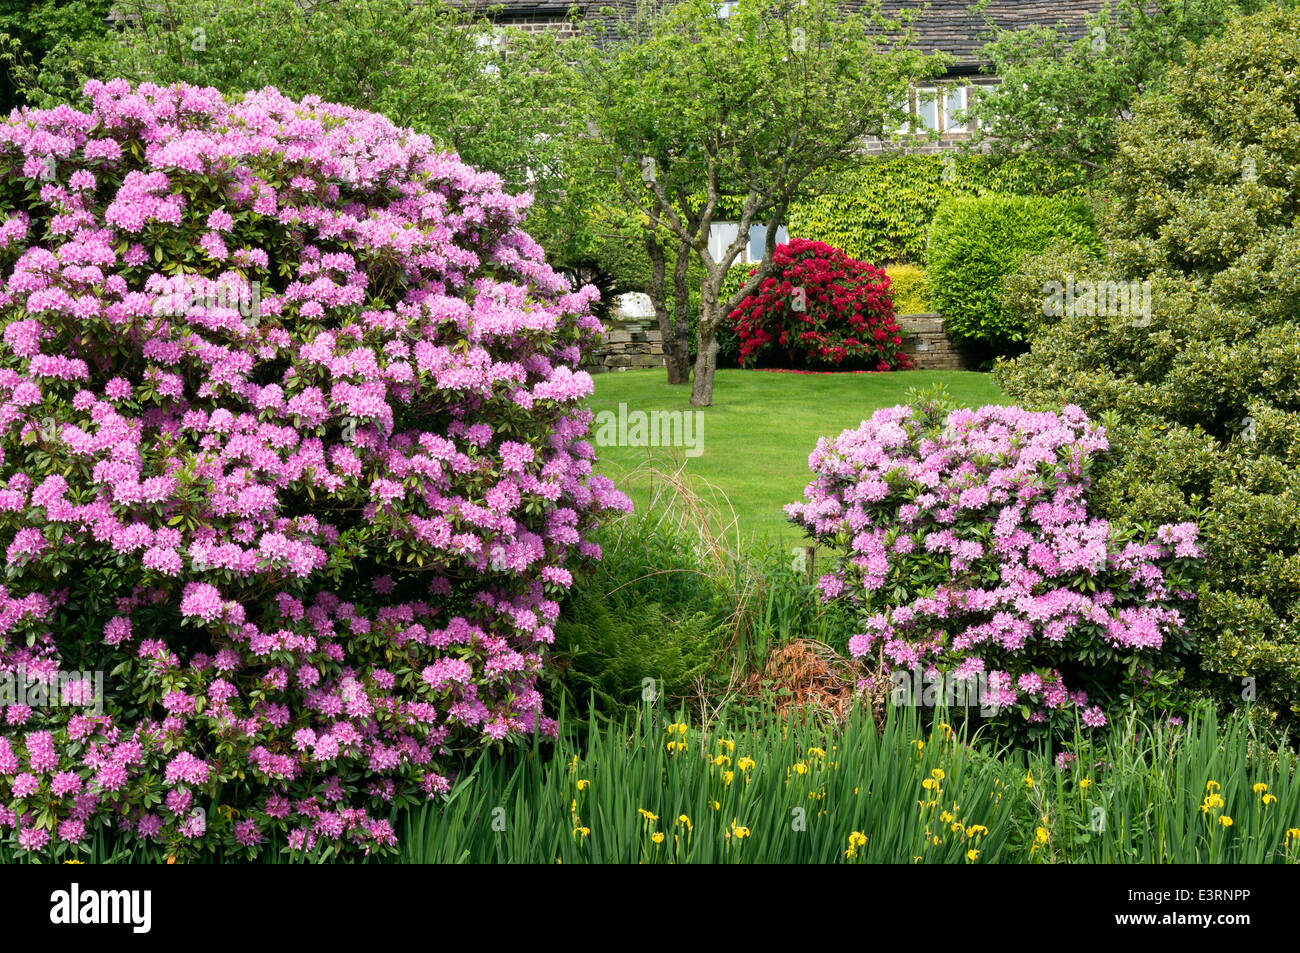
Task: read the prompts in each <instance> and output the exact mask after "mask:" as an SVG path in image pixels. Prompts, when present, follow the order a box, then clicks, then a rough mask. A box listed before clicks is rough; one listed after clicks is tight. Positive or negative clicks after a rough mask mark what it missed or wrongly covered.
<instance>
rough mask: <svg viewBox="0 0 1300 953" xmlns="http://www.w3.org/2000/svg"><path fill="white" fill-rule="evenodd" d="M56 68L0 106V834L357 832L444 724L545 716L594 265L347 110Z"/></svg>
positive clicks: (421, 773) (409, 137)
mask: <svg viewBox="0 0 1300 953" xmlns="http://www.w3.org/2000/svg"><path fill="white" fill-rule="evenodd" d="M84 93H85V102H84V103H82V104H80V105H78V106H75V107H74V106H63V107H59V108H57V109H52V110H48V111H26V112H24V113H22V114H15V115H14V116H12V117H10V119H9V120H8V121H7V122H5V123H3V124H0V268H2V272H0V279H2V282H3V284H2V287H0V308H2V309H3V340H2V342H0V551H2V552H3V553H4V563H5V573H4V575H5V578H4V580H3V583H4V584H3V587H0V674H4V675H5V676H6V677H7V678H9V680H10V684H17V685H18V686H19V688H20V689H21V690H22V695H21V696H18V695H14V694H13V693H12V692H11V693H10V695H9V697H7V698H6V699H4V700H3V701H4V702H5V704H4V707H3V737H0V830H2V831H3V832H4V834H5V836H6V837H7V838H8V839H9V842H10V843H11V844H13V845H15V846H17V847H19V848H21V849H22V850H25V851H29V852H32V854H33V855H35V856H42V857H56V858H57V857H58V856H63V855H65V854H67V853H68V852H70V851H73V850H75V848H76V846H77V845H82V844H85V843H86V842H87V840H88V839H89V838H90V837H91V836H92V835H93V834H94V833H95V831H96V830H97V829H98V828H100V827H104V826H109V827H111V828H113V829H115V830H116V831H117V832H118V834H117V835H115V836H120V837H125V838H127V839H137V838H139V839H144V840H147V841H152V842H159V843H161V844H162V845H163V846H165V847H168V848H169V850H170V851H172V852H185V851H187V850H188V851H190V852H193V851H196V850H199V849H201V848H203V847H209V846H215V845H218V844H220V845H224V846H225V847H227V848H230V849H238V848H239V847H243V848H246V849H248V850H250V851H252V850H255V849H260V848H261V847H262V846H265V845H266V844H267V843H268V842H269V841H271V840H272V839H273V840H274V841H275V842H277V843H285V844H287V845H288V846H289V847H290V848H292V849H294V850H300V851H312V850H316V851H318V852H319V851H321V850H324V849H326V847H330V848H333V849H334V850H338V851H348V850H351V851H373V850H383V849H386V848H389V847H391V846H392V845H393V843H394V831H393V827H392V824H391V820H392V817H393V816H394V812H395V811H396V810H397V809H398V808H399V807H401V806H403V805H406V804H411V803H414V802H415V801H417V800H420V799H425V798H428V797H436V796H437V795H438V794H439V793H440V792H443V791H445V790H447V788H448V785H449V778H448V777H447V773H446V771H447V769H446V764H447V762H448V753H449V752H450V751H451V750H452V749H453V748H472V747H479V746H483V745H485V744H489V743H492V742H496V741H502V740H506V739H509V738H511V737H517V736H520V735H523V734H526V733H531V732H534V731H537V730H548V729H549V730H553V728H554V726H553V725H552V724H549V723H547V722H546V720H545V719H543V718H542V716H541V697H540V695H539V692H538V690H537V679H538V674H539V671H540V670H541V667H542V666H543V664H544V662H545V659H546V646H547V644H548V643H549V642H550V641H551V639H552V625H553V623H554V622H555V620H556V616H557V613H558V602H557V600H558V599H559V598H560V596H561V595H562V594H563V593H564V591H565V590H566V588H567V587H568V586H569V585H570V584H571V582H572V576H571V574H570V569H571V568H572V567H573V566H575V565H577V564H578V563H581V562H582V561H584V560H588V559H591V558H596V557H598V556H599V550H598V548H597V547H596V546H595V545H593V544H591V543H589V542H586V541H585V538H586V536H587V535H588V533H589V530H590V529H591V528H592V526H593V525H594V523H595V521H597V520H598V519H599V518H600V516H601V515H602V514H603V513H607V512H609V511H611V510H613V509H626V508H628V503H627V501H626V499H625V498H623V497H622V496H621V495H620V494H618V493H617V492H616V491H614V490H613V488H612V486H611V484H610V483H609V482H608V481H607V480H606V479H604V478H602V477H599V476H596V475H594V474H593V472H592V463H593V451H592V448H591V446H590V444H589V443H588V442H587V440H586V434H587V429H588V425H589V419H590V416H589V412H587V411H585V410H584V409H582V407H581V406H580V403H579V402H580V400H581V398H583V397H584V396H585V395H586V394H587V393H589V391H590V389H591V380H590V378H589V377H588V376H587V375H586V374H584V373H581V372H580V371H578V369H577V368H578V366H579V352H580V348H582V347H583V346H584V345H585V344H586V343H588V342H590V341H591V340H593V338H594V336H595V335H596V334H598V333H599V324H598V322H597V321H596V320H595V318H594V317H593V316H592V315H591V311H590V306H591V304H592V301H593V299H594V298H595V297H596V293H595V291H594V289H592V288H590V287H586V288H582V289H580V290H573V289H572V288H571V287H570V285H569V284H568V283H567V281H566V280H565V279H563V278H562V277H560V276H559V275H557V274H556V273H555V272H554V271H553V270H552V269H551V268H549V267H548V266H547V265H546V263H545V261H544V258H543V254H542V250H541V249H540V248H539V247H538V246H537V244H536V243H535V242H534V241H532V239H530V238H529V236H528V235H527V234H526V233H525V232H524V231H522V230H521V228H520V224H521V220H522V216H523V213H524V210H525V208H526V206H527V202H528V199H527V197H518V196H511V195H506V194H504V193H503V192H502V191H501V187H500V182H499V180H498V179H497V177H496V176H493V175H490V174H483V173H479V172H476V171H474V170H473V169H471V168H468V167H467V166H465V165H464V164H462V163H461V162H460V161H458V160H457V159H456V158H455V157H454V156H448V155H445V154H440V153H438V152H436V151H435V150H434V149H433V148H432V146H431V144H430V142H429V141H428V140H427V139H425V138H424V137H421V136H418V135H415V134H413V133H411V132H410V131H407V130H402V129H399V128H397V127H395V126H394V125H392V124H391V123H390V122H389V121H388V120H386V119H384V118H383V117H381V116H378V115H374V114H370V113H366V112H362V111H358V110H355V109H351V108H346V107H341V106H336V105H331V104H328V103H323V102H320V101H318V100H314V99H307V100H304V101H302V102H295V101H292V100H289V99H286V98H285V97H283V96H281V95H280V94H278V93H277V92H275V91H274V90H270V89H268V90H263V91H261V92H257V93H250V94H248V95H247V96H245V97H244V98H243V99H242V100H241V101H239V102H236V103H228V102H226V101H224V100H223V99H222V97H221V95H220V94H219V93H218V92H217V91H216V90H213V89H199V88H192V87H186V86H176V87H172V88H167V89H161V88H157V87H152V86H147V85H142V86H140V87H138V88H134V89H133V88H131V87H130V86H129V85H128V84H127V83H125V82H123V81H120V80H115V81H112V82H108V83H100V82H92V83H89V84H88V85H87V86H86V88H85V91H84ZM566 567H569V568H566ZM69 671H75V672H86V673H95V672H98V673H100V674H101V677H102V696H101V699H102V704H98V703H96V704H92V703H91V701H90V698H91V695H92V694H94V692H93V682H94V679H93V678H92V677H90V676H87V677H86V678H85V679H81V678H80V677H77V678H74V679H72V680H69V679H67V678H66V677H62V678H61V676H65V674H66V673H67V672H69ZM15 679H16V682H15ZM42 686H47V687H48V686H54V689H52V690H50V692H49V694H52V695H53V696H55V697H46V698H42V697H40V696H41V694H42ZM33 698H35V702H33ZM56 701H57V703H56Z"/></svg>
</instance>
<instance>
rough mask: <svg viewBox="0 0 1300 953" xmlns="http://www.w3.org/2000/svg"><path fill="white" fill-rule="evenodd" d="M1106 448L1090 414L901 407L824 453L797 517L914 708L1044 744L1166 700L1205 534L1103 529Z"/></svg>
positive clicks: (863, 655)
mask: <svg viewBox="0 0 1300 953" xmlns="http://www.w3.org/2000/svg"><path fill="white" fill-rule="evenodd" d="M1106 449H1107V441H1106V435H1105V431H1104V430H1103V429H1102V428H1101V427H1098V426H1095V425H1094V424H1092V423H1091V422H1090V421H1089V420H1088V418H1087V416H1086V415H1085V414H1084V413H1083V412H1082V411H1081V410H1080V409H1079V408H1077V407H1066V408H1065V409H1064V410H1063V411H1062V412H1061V413H1060V414H1056V413H1048V412H1044V413H1029V412H1026V411H1023V410H1021V409H1019V408H1016V407H999V406H987V407H983V408H980V409H979V410H954V411H952V412H951V413H949V414H946V415H945V414H943V413H942V412H941V410H940V409H939V408H938V406H937V405H935V404H925V405H921V406H919V407H915V408H914V407H909V406H898V407H892V408H887V409H882V410H879V411H877V412H876V413H875V414H874V415H873V416H872V417H871V419H870V420H867V421H864V422H863V423H862V425H861V427H859V428H858V429H856V430H846V431H845V432H844V433H842V434H841V435H840V436H839V437H838V438H837V439H836V440H833V441H829V440H826V439H822V440H820V441H819V442H818V444H817V448H816V450H815V451H814V452H813V454H812V456H811V457H810V459H809V465H810V466H811V468H812V471H813V473H814V475H815V479H814V480H813V482H812V483H810V484H808V486H807V488H806V490H805V501H804V502H802V503H792V504H790V505H788V506H787V507H786V512H787V514H788V515H789V516H790V518H791V519H792V520H793V521H794V522H795V523H797V524H798V525H800V526H802V527H803V528H804V529H806V530H807V532H808V533H809V534H810V535H811V536H813V537H814V538H817V539H819V540H820V541H822V542H824V543H826V544H827V545H828V546H829V547H830V548H831V549H832V551H833V553H834V555H835V565H834V568H833V569H832V571H831V572H829V573H827V574H825V575H824V576H822V578H821V580H820V588H821V592H822V596H823V598H825V599H827V600H833V599H844V600H849V601H851V602H852V603H853V604H854V605H855V607H856V611H857V612H858V613H859V614H860V618H861V627H860V632H859V634H858V635H856V636H854V638H853V639H852V640H851V642H850V645H849V648H850V652H851V653H852V655H854V656H855V657H857V658H860V659H866V660H870V661H872V662H874V663H875V665H874V669H873V672H872V675H871V677H872V678H874V679H879V678H886V679H887V680H888V682H889V683H890V684H889V689H890V691H891V693H892V692H896V693H897V694H898V696H899V697H898V699H897V700H899V701H901V702H903V703H907V704H929V703H936V702H939V701H942V702H946V703H951V702H952V701H953V699H956V700H957V703H958V704H959V705H963V704H964V706H968V707H975V706H978V708H979V709H980V714H981V715H983V716H985V717H992V718H994V719H996V720H998V721H1000V722H1001V724H1002V725H1003V726H1005V727H1008V728H1011V729H1014V730H1016V731H1019V732H1023V733H1029V734H1042V733H1044V732H1047V731H1051V730H1053V729H1054V728H1055V729H1059V730H1061V731H1064V732H1067V733H1068V732H1071V731H1073V728H1074V725H1075V724H1076V718H1077V719H1078V721H1079V722H1081V723H1082V725H1083V726H1086V727H1101V726H1103V725H1104V724H1106V720H1107V715H1106V710H1107V706H1108V705H1110V704H1114V703H1118V702H1119V700H1120V699H1121V698H1143V699H1145V700H1146V701H1147V702H1148V703H1150V704H1152V705H1157V706H1158V705H1159V704H1160V703H1161V701H1162V700H1163V699H1164V698H1166V697H1168V694H1167V692H1168V689H1169V688H1170V687H1171V686H1172V683H1173V681H1174V679H1175V678H1176V675H1175V674H1174V666H1175V665H1176V664H1177V663H1178V662H1179V661H1180V659H1181V658H1182V657H1183V656H1185V654H1186V651H1187V649H1188V648H1189V647H1190V645H1189V642H1188V637H1187V634H1186V632H1185V630H1184V618H1183V614H1182V611H1181V608H1182V607H1184V606H1185V605H1186V603H1187V601H1188V600H1190V599H1192V598H1193V589H1194V584H1193V582H1192V579H1193V574H1194V572H1195V570H1196V566H1197V563H1198V561H1199V559H1200V556H1201V552H1200V549H1199V547H1198V545H1197V527H1196V525H1195V524H1193V523H1180V524H1177V525H1167V526H1160V527H1157V528H1154V531H1153V533H1151V535H1150V536H1149V537H1148V536H1146V535H1144V533H1143V531H1142V529H1141V528H1140V527H1132V528H1122V527H1118V526H1113V525H1111V524H1109V523H1108V522H1107V521H1105V520H1103V519H1099V518H1096V517H1091V516H1089V514H1088V505H1087V503H1088V501H1087V491H1088V489H1089V487H1090V485H1091V477H1090V474H1091V472H1092V470H1093V467H1094V466H1095V465H1096V464H1097V462H1098V460H1099V459H1100V454H1101V453H1102V452H1103V451H1105V450H1106ZM995 723H996V722H995ZM1054 723H1055V724H1054Z"/></svg>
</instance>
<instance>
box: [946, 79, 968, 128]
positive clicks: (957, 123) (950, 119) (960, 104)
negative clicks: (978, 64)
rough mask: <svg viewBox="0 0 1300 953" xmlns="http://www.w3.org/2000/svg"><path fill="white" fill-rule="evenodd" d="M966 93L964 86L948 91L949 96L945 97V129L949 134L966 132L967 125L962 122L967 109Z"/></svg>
mask: <svg viewBox="0 0 1300 953" xmlns="http://www.w3.org/2000/svg"><path fill="white" fill-rule="evenodd" d="M965 92H966V89H965V87H964V86H954V87H953V88H952V89H950V90H948V95H947V96H945V97H944V103H943V118H944V128H945V129H947V130H948V131H949V132H965V131H966V124H965V123H964V122H962V121H961V118H962V116H961V114H962V112H963V111H964V110H965V108H966V96H965Z"/></svg>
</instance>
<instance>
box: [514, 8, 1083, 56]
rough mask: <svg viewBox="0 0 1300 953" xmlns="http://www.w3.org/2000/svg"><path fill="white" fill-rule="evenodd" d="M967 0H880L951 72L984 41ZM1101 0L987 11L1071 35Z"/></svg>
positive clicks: (550, 11) (1011, 22)
mask: <svg viewBox="0 0 1300 953" xmlns="http://www.w3.org/2000/svg"><path fill="white" fill-rule="evenodd" d="M635 2H636V0H496V2H494V3H493V5H494V6H496V5H498V4H499V5H500V6H501V7H502V10H501V12H500V14H499V17H500V19H501V20H502V21H504V22H508V21H510V20H514V19H522V18H527V17H556V18H559V17H563V16H564V15H565V14H567V13H568V11H569V10H570V9H571V8H572V7H574V6H577V7H579V8H580V9H581V10H582V12H583V16H584V17H587V18H592V17H598V16H599V13H598V11H599V10H600V9H601V8H602V7H614V8H616V9H624V10H631V9H632V8H633V7H635ZM970 5H971V0H929V8H928V9H926V3H925V2H923V0H883V3H882V10H881V12H882V13H883V14H884V15H885V16H886V17H890V18H894V17H897V16H898V14H899V12H900V11H903V10H907V11H914V12H916V13H918V16H917V17H916V19H915V20H914V21H913V24H912V27H913V29H914V30H915V31H916V36H917V47H918V48H919V49H921V50H924V51H925V52H935V51H939V52H943V53H948V54H950V55H951V56H953V57H954V58H955V59H956V61H957V62H956V65H955V66H954V68H953V70H952V71H953V72H958V73H962V72H973V71H974V70H976V69H978V67H979V66H980V65H982V63H981V61H980V57H979V49H980V47H981V46H982V45H983V38H982V36H981V35H982V34H983V33H984V30H985V27H984V20H983V19H982V18H981V17H980V16H977V15H976V14H973V13H971V12H970ZM1101 5H1102V2H1101V0H990V2H989V6H988V16H989V18H990V19H992V21H993V22H994V23H996V24H997V25H998V26H1000V27H1003V28H1005V29H1013V30H1015V29H1027V28H1030V27H1035V26H1048V27H1061V28H1062V29H1064V31H1065V32H1066V33H1067V34H1068V35H1070V36H1072V37H1076V38H1077V37H1081V36H1083V35H1085V34H1086V32H1087V25H1086V23H1085V21H1084V18H1085V17H1086V16H1089V15H1091V14H1094V13H1096V12H1097V10H1098V9H1099V8H1100V7H1101ZM846 6H848V7H850V8H853V9H862V8H863V7H865V6H866V4H864V3H863V2H862V0H846Z"/></svg>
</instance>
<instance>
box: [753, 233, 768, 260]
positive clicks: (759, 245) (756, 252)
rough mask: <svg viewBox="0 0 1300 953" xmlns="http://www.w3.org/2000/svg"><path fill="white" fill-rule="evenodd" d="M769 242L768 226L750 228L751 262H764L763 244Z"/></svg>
mask: <svg viewBox="0 0 1300 953" xmlns="http://www.w3.org/2000/svg"><path fill="white" fill-rule="evenodd" d="M766 241H767V226H766V225H751V226H749V260H750V261H762V260H763V243H764V242H766Z"/></svg>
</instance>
